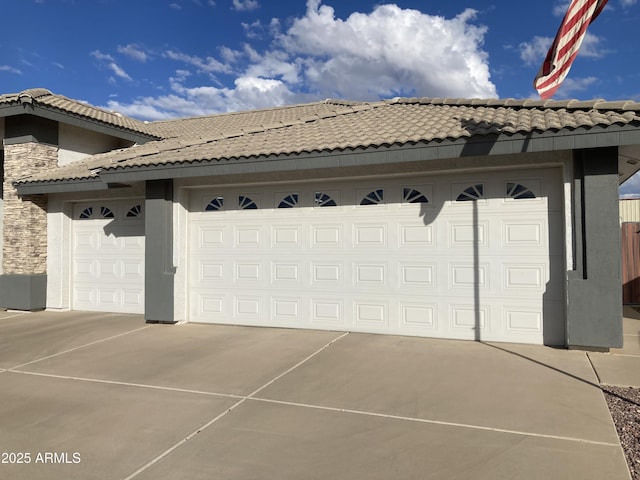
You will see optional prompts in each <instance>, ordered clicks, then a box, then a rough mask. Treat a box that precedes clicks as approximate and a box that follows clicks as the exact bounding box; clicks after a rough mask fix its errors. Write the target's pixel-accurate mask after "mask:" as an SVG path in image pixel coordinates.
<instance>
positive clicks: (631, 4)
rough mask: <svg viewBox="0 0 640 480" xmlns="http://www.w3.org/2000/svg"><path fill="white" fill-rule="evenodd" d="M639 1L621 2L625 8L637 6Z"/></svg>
mask: <svg viewBox="0 0 640 480" xmlns="http://www.w3.org/2000/svg"><path fill="white" fill-rule="evenodd" d="M637 1H638V0H620V3H621V4H622V6H623V7H624V8H628V7H631V6H633V5H635V4H636V2H637Z"/></svg>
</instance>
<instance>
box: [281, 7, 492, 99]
mask: <svg viewBox="0 0 640 480" xmlns="http://www.w3.org/2000/svg"><path fill="white" fill-rule="evenodd" d="M475 17H476V11H475V10H472V9H467V10H465V11H463V12H462V13H461V14H459V15H458V16H456V17H454V18H452V19H446V18H443V17H440V16H431V15H427V14H424V13H421V12H419V11H417V10H410V9H401V8H400V7H398V6H396V5H380V6H378V7H376V8H375V9H374V10H373V12H371V13H370V14H363V13H353V14H351V15H350V16H349V17H348V18H347V19H346V20H341V19H336V18H335V16H334V10H333V8H331V7H329V6H327V5H320V2H319V0H309V1H308V2H307V13H306V15H305V17H303V18H299V19H296V20H295V21H294V22H293V25H292V26H291V28H290V29H289V30H288V31H287V32H286V33H285V34H283V35H281V36H280V37H279V42H280V45H281V46H282V48H283V49H284V50H285V51H286V52H288V53H289V54H290V55H291V56H292V57H294V58H295V63H296V64H297V65H302V68H303V70H304V75H305V77H306V80H307V82H308V83H309V87H310V88H311V89H315V90H317V91H318V93H321V94H323V95H326V94H330V96H335V95H337V96H346V97H350V98H355V99H358V98H369V99H370V98H375V97H379V96H396V95H420V96H459V97H495V96H496V95H497V93H496V88H495V85H494V84H493V83H491V81H490V80H489V77H490V75H489V66H488V56H487V54H486V53H485V52H484V51H483V50H482V44H483V41H484V34H485V33H486V28H485V27H483V26H475V25H473V24H472V23H471V22H472V21H473V20H474V19H475Z"/></svg>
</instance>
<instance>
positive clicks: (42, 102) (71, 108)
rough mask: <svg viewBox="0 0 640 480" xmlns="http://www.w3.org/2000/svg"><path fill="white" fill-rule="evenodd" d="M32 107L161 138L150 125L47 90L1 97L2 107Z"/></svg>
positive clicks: (36, 89)
mask: <svg viewBox="0 0 640 480" xmlns="http://www.w3.org/2000/svg"><path fill="white" fill-rule="evenodd" d="M19 105H32V106H37V107H41V108H45V109H49V110H52V111H55V112H59V113H64V114H67V115H73V116H77V117H79V118H82V119H87V120H93V121H96V122H99V123H102V124H105V125H109V126H112V127H116V128H120V129H124V130H128V131H131V132H134V133H141V134H144V135H146V136H150V137H156V138H161V135H158V134H157V133H156V132H155V131H154V130H153V128H152V127H150V126H149V124H148V123H145V122H141V121H140V120H136V119H133V118H129V117H126V116H124V115H122V114H120V113H117V112H109V111H107V110H103V109H101V108H97V107H94V106H91V105H89V104H87V103H83V102H79V101H77V100H72V99H70V98H67V97H65V96H63V95H58V94H54V93H51V92H50V91H49V90H47V89H46V88H32V89H29V90H23V91H22V92H20V93H10V94H5V95H0V110H1V109H2V107H10V106H19Z"/></svg>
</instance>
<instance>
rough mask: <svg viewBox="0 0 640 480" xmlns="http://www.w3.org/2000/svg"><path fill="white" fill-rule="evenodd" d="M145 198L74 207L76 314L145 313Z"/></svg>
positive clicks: (73, 298) (73, 292)
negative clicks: (82, 311)
mask: <svg viewBox="0 0 640 480" xmlns="http://www.w3.org/2000/svg"><path fill="white" fill-rule="evenodd" d="M143 205H144V201H143V200H142V199H134V200H127V201H118V202H94V203H81V204H77V205H75V207H74V220H73V253H72V265H73V271H72V303H73V308H74V309H75V310H90V311H99V312H121V313H144V216H143V207H142V206H143Z"/></svg>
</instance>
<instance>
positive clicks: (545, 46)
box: [518, 32, 611, 65]
mask: <svg viewBox="0 0 640 480" xmlns="http://www.w3.org/2000/svg"><path fill="white" fill-rule="evenodd" d="M552 43H553V38H551V37H538V36H536V37H533V39H532V40H531V41H530V42H523V43H521V44H520V45H518V49H519V50H520V58H521V59H522V61H523V62H524V63H525V64H527V65H537V64H542V61H543V60H544V59H545V57H546V56H547V52H548V51H549V48H550V47H551V44H552ZM610 52H611V51H610V50H607V49H605V48H603V47H602V39H601V38H600V37H598V36H597V35H594V34H592V33H590V32H587V33H586V35H585V36H584V38H583V39H582V44H581V45H580V50H578V55H579V56H580V57H585V58H592V59H598V58H602V57H604V56H605V55H607V54H608V53H610Z"/></svg>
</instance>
